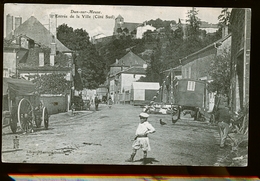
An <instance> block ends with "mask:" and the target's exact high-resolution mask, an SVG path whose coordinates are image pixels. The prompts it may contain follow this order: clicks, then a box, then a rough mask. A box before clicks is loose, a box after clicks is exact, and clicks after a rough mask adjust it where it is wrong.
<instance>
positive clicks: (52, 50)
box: [50, 35, 56, 66]
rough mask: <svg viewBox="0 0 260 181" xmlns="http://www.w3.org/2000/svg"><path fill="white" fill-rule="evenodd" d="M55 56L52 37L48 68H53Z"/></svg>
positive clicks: (54, 44) (53, 38) (54, 45)
mask: <svg viewBox="0 0 260 181" xmlns="http://www.w3.org/2000/svg"><path fill="white" fill-rule="evenodd" d="M55 56H56V43H55V37H54V35H53V36H52V43H51V54H50V66H54V57H55Z"/></svg>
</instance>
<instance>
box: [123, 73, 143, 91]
mask: <svg viewBox="0 0 260 181" xmlns="http://www.w3.org/2000/svg"><path fill="white" fill-rule="evenodd" d="M142 76H145V75H141V74H135V76H134V74H121V92H122V91H123V89H124V91H127V90H131V85H132V83H133V82H136V81H137V80H139V79H140V78H141V77H142Z"/></svg>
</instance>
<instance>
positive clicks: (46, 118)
mask: <svg viewBox="0 0 260 181" xmlns="http://www.w3.org/2000/svg"><path fill="white" fill-rule="evenodd" d="M42 120H43V122H44V127H45V129H48V127H49V114H48V110H47V108H46V107H44V108H43V110H42Z"/></svg>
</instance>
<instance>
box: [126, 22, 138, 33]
mask: <svg viewBox="0 0 260 181" xmlns="http://www.w3.org/2000/svg"><path fill="white" fill-rule="evenodd" d="M139 25H141V23H127V22H124V24H123V27H124V28H127V29H128V30H129V31H130V32H131V31H133V30H135V29H136V28H137V27H138V26H139Z"/></svg>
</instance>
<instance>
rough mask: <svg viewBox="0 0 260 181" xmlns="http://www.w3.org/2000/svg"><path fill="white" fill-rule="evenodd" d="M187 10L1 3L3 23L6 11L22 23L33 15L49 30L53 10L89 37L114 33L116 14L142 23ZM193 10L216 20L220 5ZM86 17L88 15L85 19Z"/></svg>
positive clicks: (59, 20) (179, 15) (60, 21)
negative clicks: (2, 6)
mask: <svg viewBox="0 0 260 181" xmlns="http://www.w3.org/2000/svg"><path fill="white" fill-rule="evenodd" d="M188 10H191V7H169V6H167V7H164V6H104V5H102V6H101V5H71V4H69V5H68V4H67V5H66V4H56V5H55V4H17V3H9V4H5V6H4V22H5V18H6V15H7V14H10V15H12V16H20V17H22V22H24V21H26V20H27V19H28V18H30V17H31V16H34V17H35V18H37V19H38V20H39V21H40V22H41V23H42V24H43V25H44V26H45V27H46V28H47V29H48V27H49V26H48V24H49V15H50V14H51V13H55V14H57V15H58V18H57V26H59V25H61V24H63V23H65V24H67V25H68V26H70V27H73V29H77V28H82V29H84V30H86V31H87V32H88V34H89V35H90V37H91V36H94V35H97V34H100V33H103V34H104V35H106V36H110V35H112V34H113V28H114V24H115V18H116V17H117V16H118V15H121V16H122V17H123V18H124V21H125V22H131V23H143V22H144V21H149V20H151V19H154V20H155V19H157V18H160V19H162V20H175V21H176V22H178V19H179V18H180V19H186V18H187V12H188ZM196 10H199V13H198V17H199V18H200V19H201V20H202V21H206V22H208V23H213V24H215V23H218V16H219V15H220V12H221V8H205V7H203V8H199V7H196ZM71 16H74V18H72V17H71ZM83 16H84V18H83ZM87 16H88V17H89V18H86V17H87ZM107 17H111V18H107ZM4 26H5V23H4ZM4 30H5V27H4ZM4 37H5V31H4Z"/></svg>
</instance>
